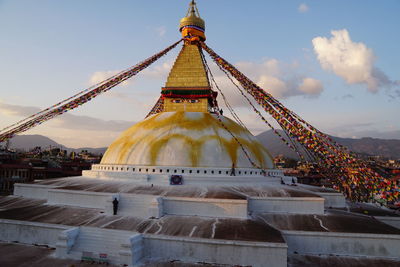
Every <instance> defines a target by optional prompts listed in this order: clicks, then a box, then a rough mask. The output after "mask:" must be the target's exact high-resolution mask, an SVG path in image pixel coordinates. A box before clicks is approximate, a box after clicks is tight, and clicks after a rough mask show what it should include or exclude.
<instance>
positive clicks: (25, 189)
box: [14, 183, 56, 199]
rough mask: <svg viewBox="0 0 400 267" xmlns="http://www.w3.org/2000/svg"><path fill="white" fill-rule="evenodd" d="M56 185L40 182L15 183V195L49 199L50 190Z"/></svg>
mask: <svg viewBox="0 0 400 267" xmlns="http://www.w3.org/2000/svg"><path fill="white" fill-rule="evenodd" d="M52 188H56V186H49V185H39V184H18V183H16V184H14V196H21V197H26V198H34V199H47V197H48V191H49V190H50V189H52Z"/></svg>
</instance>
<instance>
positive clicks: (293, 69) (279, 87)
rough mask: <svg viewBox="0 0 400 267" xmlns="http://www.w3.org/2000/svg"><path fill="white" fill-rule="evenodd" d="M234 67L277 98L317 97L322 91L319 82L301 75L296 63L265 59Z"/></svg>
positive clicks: (242, 63) (299, 67) (298, 65)
mask: <svg viewBox="0 0 400 267" xmlns="http://www.w3.org/2000/svg"><path fill="white" fill-rule="evenodd" d="M235 65H236V66H237V67H238V69H239V70H240V71H242V72H243V73H245V74H246V75H248V76H249V78H250V79H252V80H253V81H254V82H256V83H257V84H258V85H259V86H260V87H261V88H263V89H264V90H265V91H267V92H268V93H270V94H272V95H273V96H274V97H277V98H288V97H291V96H299V95H303V96H318V95H319V94H320V93H321V92H322V91H323V85H322V83H321V82H320V81H319V80H316V79H314V78H311V77H307V76H305V75H304V74H302V72H301V66H300V64H299V63H298V62H293V63H291V64H287V63H284V62H281V61H279V60H277V59H267V60H264V61H263V62H261V63H254V62H239V63H237V64H235Z"/></svg>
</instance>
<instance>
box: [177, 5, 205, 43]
mask: <svg viewBox="0 0 400 267" xmlns="http://www.w3.org/2000/svg"><path fill="white" fill-rule="evenodd" d="M179 31H180V32H181V33H182V37H183V38H184V39H186V40H190V41H196V40H202V41H205V40H206V36H205V35H204V31H205V23H204V20H203V19H202V18H201V17H200V13H199V10H198V9H197V6H196V2H195V1H194V0H192V1H191V2H190V4H189V9H188V11H187V13H186V16H185V17H184V18H182V19H181V21H180V23H179Z"/></svg>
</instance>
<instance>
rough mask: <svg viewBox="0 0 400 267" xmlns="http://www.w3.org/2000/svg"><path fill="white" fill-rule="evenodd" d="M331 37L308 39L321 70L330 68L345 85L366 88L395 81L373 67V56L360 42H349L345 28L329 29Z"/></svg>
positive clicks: (392, 83)
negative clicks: (361, 85)
mask: <svg viewBox="0 0 400 267" xmlns="http://www.w3.org/2000/svg"><path fill="white" fill-rule="evenodd" d="M331 34H332V37H331V38H326V37H316V38H314V39H313V40H312V43H313V46H314V52H315V54H316V55H317V57H318V60H319V62H320V64H321V66H322V68H323V69H325V70H328V71H332V72H334V73H335V74H336V75H338V76H339V77H341V78H343V79H344V80H345V81H346V82H347V83H348V84H365V85H367V88H368V91H370V92H377V91H378V90H379V89H380V87H390V86H392V85H395V84H397V83H398V82H393V81H391V80H389V78H388V77H387V76H386V74H385V73H383V72H382V71H381V70H380V69H378V68H377V67H375V66H374V62H375V55H374V53H373V51H372V49H370V48H368V47H367V46H366V45H365V44H364V43H361V42H360V43H357V42H353V41H352V40H351V38H350V35H349V32H348V31H347V30H346V29H343V30H337V31H335V30H334V31H331Z"/></svg>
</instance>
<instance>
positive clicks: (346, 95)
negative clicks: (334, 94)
mask: <svg viewBox="0 0 400 267" xmlns="http://www.w3.org/2000/svg"><path fill="white" fill-rule="evenodd" d="M351 98H354V96H353V95H352V94H345V95H344V96H342V99H351Z"/></svg>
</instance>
